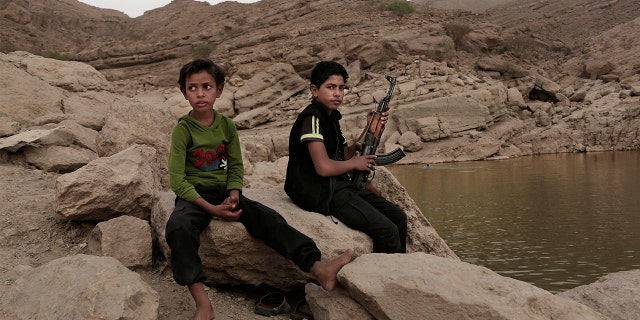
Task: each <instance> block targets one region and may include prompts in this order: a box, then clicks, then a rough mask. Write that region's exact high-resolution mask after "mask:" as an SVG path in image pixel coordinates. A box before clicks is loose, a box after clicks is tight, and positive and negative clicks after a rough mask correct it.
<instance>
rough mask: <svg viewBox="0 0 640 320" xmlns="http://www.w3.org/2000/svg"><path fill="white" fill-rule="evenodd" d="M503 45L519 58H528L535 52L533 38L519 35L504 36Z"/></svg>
mask: <svg viewBox="0 0 640 320" xmlns="http://www.w3.org/2000/svg"><path fill="white" fill-rule="evenodd" d="M504 47H505V49H506V50H508V51H509V52H512V53H513V54H515V55H516V56H517V57H519V58H529V57H531V56H532V55H533V54H534V53H535V49H536V42H535V39H533V38H531V37H529V36H524V35H519V36H510V37H505V38H504Z"/></svg>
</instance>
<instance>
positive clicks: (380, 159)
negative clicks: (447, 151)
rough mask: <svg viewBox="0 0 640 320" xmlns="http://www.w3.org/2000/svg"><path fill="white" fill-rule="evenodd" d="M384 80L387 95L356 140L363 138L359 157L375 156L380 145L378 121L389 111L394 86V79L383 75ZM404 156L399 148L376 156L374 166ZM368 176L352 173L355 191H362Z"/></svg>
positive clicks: (364, 173)
mask: <svg viewBox="0 0 640 320" xmlns="http://www.w3.org/2000/svg"><path fill="white" fill-rule="evenodd" d="M385 78H386V79H387V81H389V89H388V90H387V94H386V95H385V96H384V97H383V98H382V99H380V101H379V102H378V107H377V108H376V111H375V112H374V113H373V115H372V116H371V117H370V119H369V123H367V127H366V128H365V130H364V131H363V132H362V134H361V135H360V137H358V139H356V141H361V140H362V138H363V136H364V141H363V142H362V151H361V155H363V156H367V155H372V154H375V152H376V150H377V149H378V145H379V144H380V138H381V137H382V132H383V131H384V124H383V123H382V122H381V121H380V117H381V116H382V113H383V112H386V111H388V110H389V101H390V100H391V94H392V93H393V88H394V87H395V86H396V78H395V77H391V76H388V75H385ZM404 156H405V154H404V151H402V149H400V148H397V149H395V150H393V151H391V152H388V153H383V154H378V155H376V166H386V165H389V164H392V163H394V162H396V161H398V160H400V159H402V158H404ZM369 174H370V173H369V172H366V171H359V170H354V171H353V177H352V181H353V184H354V185H355V187H356V188H357V189H359V190H362V189H364V188H365V187H366V186H367V183H369V181H371V180H372V179H373V176H372V177H371V178H369ZM374 174H375V171H374Z"/></svg>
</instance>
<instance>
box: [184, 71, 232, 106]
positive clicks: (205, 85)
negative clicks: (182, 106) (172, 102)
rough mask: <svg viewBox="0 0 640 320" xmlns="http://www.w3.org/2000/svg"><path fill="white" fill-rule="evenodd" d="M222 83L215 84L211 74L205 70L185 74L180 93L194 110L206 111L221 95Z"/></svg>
mask: <svg viewBox="0 0 640 320" xmlns="http://www.w3.org/2000/svg"><path fill="white" fill-rule="evenodd" d="M223 88H224V83H220V84H217V83H216V81H215V80H214V79H213V76H212V75H210V74H209V73H208V72H206V71H201V72H198V73H194V74H191V75H189V76H187V78H186V81H185V87H184V88H181V89H180V91H182V95H183V96H184V98H185V99H187V100H188V101H189V104H190V105H191V107H192V108H193V111H194V112H207V111H209V110H211V109H213V104H214V103H215V102H216V99H217V98H220V96H221V95H222V89H223Z"/></svg>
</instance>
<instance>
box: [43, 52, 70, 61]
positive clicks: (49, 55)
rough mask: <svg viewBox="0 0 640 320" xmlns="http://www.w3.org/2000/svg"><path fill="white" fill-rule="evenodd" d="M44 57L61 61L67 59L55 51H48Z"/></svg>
mask: <svg viewBox="0 0 640 320" xmlns="http://www.w3.org/2000/svg"><path fill="white" fill-rule="evenodd" d="M45 57H47V58H49V59H56V60H62V61H64V60H67V57H65V55H64V54H62V53H60V52H57V51H49V52H48V53H47V55H46V56H45Z"/></svg>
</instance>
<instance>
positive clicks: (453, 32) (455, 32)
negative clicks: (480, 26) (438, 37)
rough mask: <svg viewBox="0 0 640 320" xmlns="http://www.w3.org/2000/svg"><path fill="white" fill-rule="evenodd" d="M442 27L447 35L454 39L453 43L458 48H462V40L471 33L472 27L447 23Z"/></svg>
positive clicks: (458, 23) (459, 23) (464, 24)
mask: <svg viewBox="0 0 640 320" xmlns="http://www.w3.org/2000/svg"><path fill="white" fill-rule="evenodd" d="M442 27H443V28H444V31H445V32H446V33H447V35H448V36H449V37H450V38H451V39H453V43H454V44H455V45H456V48H459V47H460V43H461V41H462V38H463V37H464V36H465V35H467V34H468V33H469V32H471V26H469V25H468V24H466V23H462V22H450V23H445V24H444V25H443V26H442Z"/></svg>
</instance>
